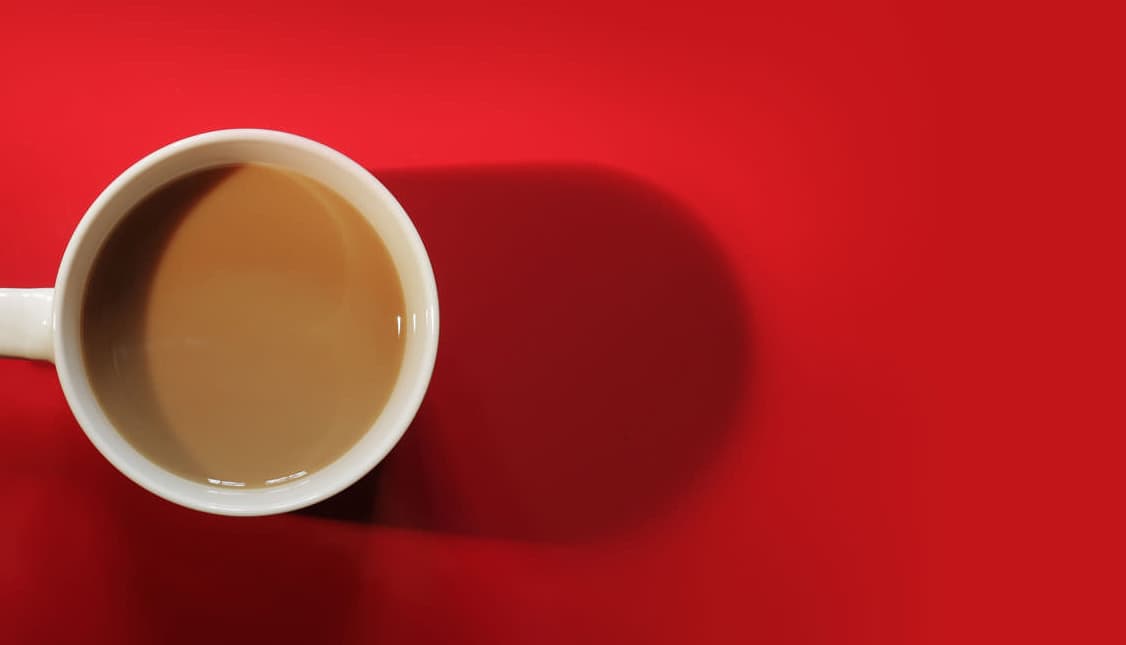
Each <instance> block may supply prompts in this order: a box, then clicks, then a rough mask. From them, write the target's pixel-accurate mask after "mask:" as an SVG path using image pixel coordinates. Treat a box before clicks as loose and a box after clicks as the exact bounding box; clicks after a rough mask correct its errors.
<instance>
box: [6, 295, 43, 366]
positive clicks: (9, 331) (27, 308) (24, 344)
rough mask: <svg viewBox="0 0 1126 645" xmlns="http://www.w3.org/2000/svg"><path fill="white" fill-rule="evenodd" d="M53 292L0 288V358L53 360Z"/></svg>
mask: <svg viewBox="0 0 1126 645" xmlns="http://www.w3.org/2000/svg"><path fill="white" fill-rule="evenodd" d="M54 301H55V290H54V289H0V357H10V358H29V359H32V360H39V361H51V362H54V359H55V343H54V327H55V325H54V313H53V308H54Z"/></svg>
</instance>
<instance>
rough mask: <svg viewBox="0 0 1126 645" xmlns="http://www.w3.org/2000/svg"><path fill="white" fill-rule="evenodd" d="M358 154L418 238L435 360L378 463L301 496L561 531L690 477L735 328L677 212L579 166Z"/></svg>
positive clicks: (642, 512)
mask: <svg viewBox="0 0 1126 645" xmlns="http://www.w3.org/2000/svg"><path fill="white" fill-rule="evenodd" d="M373 174H375V175H376V176H377V177H379V178H380V179H381V180H382V181H383V182H384V183H385V184H386V185H387V186H388V188H390V189H391V191H392V192H393V193H394V194H395V195H396V196H397V197H398V198H399V200H400V201H401V202H402V204H403V206H404V207H405V208H406V210H407V212H408V213H410V215H411V217H412V218H413V219H414V221H415V223H416V225H417V227H418V229H419V232H420V233H421V235H422V238H423V240H424V241H425V243H426V245H427V249H428V251H429V253H430V256H431V260H432V262H433V265H434V270H435V274H436V276H437V280H438V290H439V298H440V302H441V307H442V317H441V325H442V328H441V341H440V347H439V351H438V363H437V367H436V370H435V373H434V378H433V381H432V384H431V387H430V390H429V393H428V395H427V398H426V401H425V403H424V404H423V406H422V409H421V410H420V412H419V415H418V417H417V419H416V420H415V422H414V424H413V425H412V426H411V428H410V429H409V430H408V432H407V434H406V435H405V436H404V438H403V440H402V441H401V443H400V444H399V445H398V446H397V447H396V448H395V450H394V451H393V452H392V453H391V454H390V455H389V456H388V458H387V459H386V460H385V461H384V462H383V464H381V465H380V467H378V468H377V469H376V471H374V472H373V473H371V474H369V475H368V476H367V477H365V478H364V479H363V480H361V481H360V482H359V483H357V484H356V485H355V486H353V487H352V488H350V489H349V490H347V491H345V492H343V493H341V494H340V495H338V496H336V497H335V498H333V499H330V500H328V501H326V502H323V503H322V504H320V505H318V506H316V507H313V508H312V509H307V510H306V511H304V513H305V514H309V515H314V516H320V517H327V518H334V519H340V520H350V521H355V522H364V523H374V524H379V525H390V526H396V527H404V528H413V529H422V530H430V531H440V532H451V533H458V534H471V535H479V536H489V537H506V538H515V539H529V540H546V541H561V542H567V541H581V540H587V539H593V538H596V537H598V536H600V535H605V534H609V533H614V532H618V531H623V530H626V529H628V528H629V527H630V526H633V525H635V524H637V523H638V522H642V521H644V520H646V519H647V518H650V517H653V516H656V515H659V514H660V513H661V510H662V508H663V507H664V506H665V505H666V504H668V503H669V502H670V501H671V500H672V498H673V497H674V496H675V495H676V494H677V492H678V491H679V490H681V489H682V488H684V487H686V486H690V485H692V482H693V479H694V478H695V477H696V476H698V475H699V474H700V473H701V472H702V471H703V470H704V469H706V468H707V467H708V464H709V462H710V461H711V460H712V458H713V457H714V456H715V455H716V453H717V452H718V451H720V450H722V449H723V447H724V443H725V435H727V433H728V432H729V431H730V430H731V421H730V417H731V415H732V413H733V410H734V407H735V405H736V404H737V399H738V397H739V393H740V392H745V391H746V387H745V384H744V383H743V380H744V379H745V378H746V372H747V369H746V361H747V352H748V345H749V340H748V338H746V336H745V334H746V330H747V324H746V321H745V316H746V312H745V311H744V305H743V303H742V300H741V298H740V296H739V291H738V289H737V287H736V285H735V284H734V282H733V277H732V274H731V272H730V270H729V269H728V267H727V266H726V264H725V262H724V259H723V258H722V256H721V254H720V252H719V251H718V249H717V248H716V247H715V246H714V244H713V243H712V242H711V240H710V239H709V238H708V236H707V235H706V234H705V233H704V231H702V230H701V229H700V228H699V227H698V226H697V224H696V218H695V216H694V215H693V214H692V213H690V212H688V211H687V210H685V208H684V207H682V206H680V205H679V204H677V203H676V202H675V201H674V200H672V199H671V198H669V197H667V196H665V195H664V194H662V193H661V192H660V191H659V190H657V189H655V188H653V187H650V186H648V185H646V184H645V183H643V182H641V181H639V180H637V179H634V178H631V177H629V176H626V175H624V174H621V173H617V172H612V171H608V170H604V169H600V168H593V167H583V166H553V165H543V166H524V167H493V168H451V169H439V170H411V171H382V172H380V171H376V172H374V173H373Z"/></svg>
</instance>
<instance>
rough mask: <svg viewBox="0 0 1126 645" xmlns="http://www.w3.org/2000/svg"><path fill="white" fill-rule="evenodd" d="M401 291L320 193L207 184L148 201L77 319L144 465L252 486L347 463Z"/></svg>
mask: <svg viewBox="0 0 1126 645" xmlns="http://www.w3.org/2000/svg"><path fill="white" fill-rule="evenodd" d="M403 315H404V305H403V292H402V287H401V285H400V282H399V277H398V274H397V272H396V270H395V267H394V265H393V264H392V261H391V258H390V255H389V254H388V252H387V249H386V248H385V247H384V245H383V243H382V241H381V239H380V238H379V236H378V235H377V234H376V232H375V231H374V229H373V228H372V227H371V226H370V224H368V222H367V221H366V220H365V219H364V218H363V216H362V215H361V214H360V213H359V212H358V211H357V210H356V209H355V208H354V207H353V206H352V205H351V204H349V203H348V202H347V201H345V200H344V199H343V198H341V197H340V196H339V195H336V194H335V193H333V192H332V191H331V190H329V189H328V188H326V187H324V186H322V185H321V184H319V183H317V182H315V181H313V180H311V179H308V178H306V177H303V176H301V175H297V174H294V173H291V172H288V171H284V170H281V169H277V168H273V167H270V166H264V165H254V164H250V165H239V166H226V167H221V168H212V169H208V170H205V171H201V172H197V173H195V174H193V175H190V176H188V177H185V178H182V179H179V180H176V181H174V182H172V183H171V184H169V185H167V186H165V187H164V188H162V189H160V190H159V191H157V192H156V193H154V194H152V195H150V196H149V197H148V198H147V199H145V200H144V201H143V202H142V203H141V204H139V205H138V206H137V207H136V208H134V209H133V210H132V211H131V212H130V213H129V214H128V215H127V216H126V218H125V219H124V220H123V221H122V222H121V224H119V225H118V227H117V228H116V229H115V231H114V232H113V234H112V235H111V237H110V239H109V240H108V241H107V243H106V245H105V246H104V247H103V249H102V251H101V252H100V254H99V256H98V258H97V260H96V262H95V266H94V270H93V272H92V273H91V276H90V280H89V284H88V286H87V291H86V296H85V301H84V303H83V320H82V333H83V338H82V340H83V348H84V356H85V361H86V371H87V374H88V376H89V378H90V382H91V384H92V386H93V389H94V393H95V395H96V396H97V398H98V401H99V402H100V403H101V405H102V407H103V408H104V409H105V411H106V413H107V414H108V416H109V418H110V420H111V422H112V423H113V424H114V425H115V426H116V427H117V428H118V429H119V430H120V431H121V433H122V434H123V435H124V436H125V438H126V439H127V440H128V441H129V442H130V443H131V444H132V445H133V446H134V447H135V448H136V449H137V450H139V451H140V452H141V453H143V454H145V455H146V456H148V457H149V458H150V459H151V460H153V461H154V462H155V463H157V464H158V465H160V466H162V467H164V468H166V469H168V470H170V471H172V472H175V473H177V474H179V475H182V476H184V477H187V478H189V479H192V480H196V481H201V482H210V483H212V484H218V485H226V486H246V487H257V486H264V485H270V484H272V483H280V482H281V481H285V478H293V477H298V476H301V474H302V473H311V472H314V471H315V470H317V469H319V468H322V467H324V466H325V465H327V464H329V463H331V462H332V461H333V460H335V459H336V458H338V457H340V456H341V455H342V454H343V453H345V452H346V451H347V450H348V449H349V448H350V447H351V446H353V445H354V444H355V442H356V441H357V440H358V439H359V438H360V436H361V435H363V434H364V432H365V431H366V430H367V429H368V428H369V427H370V426H371V424H372V423H373V421H374V420H375V418H376V416H378V414H379V413H380V411H381V410H382V408H383V406H384V405H385V404H386V402H387V399H388V397H389V395H390V392H391V389H392V387H393V385H394V383H395V379H396V377H397V376H398V373H399V367H400V364H401V362H402V357H403V348H404V337H403V336H401V335H400V322H399V321H400V317H401V316H403Z"/></svg>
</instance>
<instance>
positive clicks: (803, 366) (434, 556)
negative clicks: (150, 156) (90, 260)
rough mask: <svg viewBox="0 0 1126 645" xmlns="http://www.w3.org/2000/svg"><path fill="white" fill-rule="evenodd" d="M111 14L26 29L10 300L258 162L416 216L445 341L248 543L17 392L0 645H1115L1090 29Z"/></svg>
mask: <svg viewBox="0 0 1126 645" xmlns="http://www.w3.org/2000/svg"><path fill="white" fill-rule="evenodd" d="M102 4H104V7H102V8H61V7H59V6H57V5H56V4H53V3H34V4H31V5H27V6H20V7H15V6H14V5H7V7H6V8H4V9H0V60H2V61H3V64H2V66H0V92H2V94H0V97H2V102H3V105H2V107H0V115H2V116H3V117H4V118H3V119H2V120H0V142H2V154H0V177H2V179H0V284H3V285H4V286H28V287H31V286H47V285H50V284H52V283H53V280H54V274H55V271H56V268H57V265H58V261H59V258H60V257H61V254H62V251H63V248H64V246H65V244H66V240H67V238H68V236H69V234H70V231H71V230H72V228H73V227H74V225H75V223H76V222H77V220H78V218H79V217H80V216H81V214H82V212H83V211H84V210H85V208H86V207H87V206H88V204H89V203H90V202H91V201H92V200H93V198H94V197H95V196H96V195H97V194H98V192H99V191H100V190H101V188H102V187H104V186H105V185H106V184H107V183H108V182H109V181H110V180H111V179H112V178H113V177H114V176H116V174H118V173H119V172H120V171H122V170H123V169H124V168H125V167H127V166H128V165H129V164H130V163H132V162H133V161H135V160H137V159H138V158H140V157H141V156H143V155H144V154H146V153H147V152H150V151H151V150H154V149H155V148H157V147H159V146H161V145H163V144H165V143H168V142H171V141H173V140H175V139H178V138H181V137H183V136H186V135H190V134H194V133H197V132H201V131H205V130H209V129H217V128H225V127H247V126H250V127H266V128H278V129H284V130H289V131H293V132H297V133H299V134H303V135H305V136H309V137H312V138H314V139H317V140H320V141H323V142H325V143H327V144H329V145H331V146H333V147H336V148H338V149H340V150H341V151H343V152H345V153H346V154H348V155H350V156H352V157H353V158H355V159H356V160H358V161H360V162H361V163H362V164H364V165H365V166H367V167H368V168H369V169H371V170H372V171H373V172H374V173H375V174H376V175H377V176H379V177H380V178H382V179H384V180H385V182H386V183H387V185H388V186H389V187H390V188H391V189H392V191H394V192H395V193H396V194H397V195H399V197H400V199H401V201H402V202H403V204H404V206H405V207H406V209H407V211H408V212H410V213H411V214H412V216H413V217H414V218H415V220H416V222H417V224H418V227H419V229H420V231H421V233H422V235H423V238H424V240H426V242H427V244H428V246H429V248H430V251H431V255H432V259H433V263H434V267H435V271H436V274H437V277H438V281H439V289H440V292H441V298H442V307H443V330H442V333H443V337H442V346H441V350H440V355H439V362H438V367H437V370H436V373H435V377H434V382H433V386H432V389H431V392H430V394H429V395H428V398H427V400H426V403H425V404H424V406H423V409H422V411H421V413H420V416H419V418H418V420H417V421H416V423H415V424H414V426H412V428H411V430H410V431H409V433H408V435H407V438H406V439H405V440H404V442H403V443H402V444H401V445H400V446H399V447H398V448H397V449H396V450H395V452H394V453H393V454H392V455H391V456H390V457H389V458H388V460H387V461H386V462H385V464H384V465H383V466H381V467H380V468H379V469H378V470H377V472H376V473H374V474H373V475H372V476H371V477H369V478H367V479H366V480H364V481H363V482H362V483H361V485H359V486H357V487H356V488H355V489H353V490H350V491H348V492H347V493H345V494H344V495H342V496H341V497H339V498H337V499H334V500H331V501H330V502H329V503H327V504H325V505H323V506H321V507H319V508H317V509H314V510H312V511H310V512H305V513H300V514H291V515H287V516H282V517H273V518H261V519H232V518H222V517H210V516H205V515H201V514H197V513H194V512H191V511H187V510H183V509H180V508H178V507H175V506H173V505H171V504H168V503H166V502H163V501H161V500H159V499H157V498H156V497H154V496H151V495H149V494H148V493H145V492H144V491H142V490H140V489H138V488H136V487H135V486H133V485H132V484H130V483H129V482H127V481H126V480H125V479H124V478H123V477H121V476H120V475H118V474H117V473H116V472H115V471H114V470H113V469H112V468H111V467H110V466H109V465H108V464H107V463H106V462H105V461H104V460H102V459H101V458H100V457H99V455H98V454H97V453H96V452H95V450H94V449H93V448H92V447H91V446H90V444H89V443H88V442H87V441H86V439H85V438H84V437H83V435H82V433H81V431H80V430H79V428H78V427H77V426H76V424H75V422H74V421H73V420H72V418H71V416H70V414H69V412H68V410H67V408H66V405H65V403H64V400H63V397H62V395H61V392H60V390H59V387H58V384H57V380H56V377H55V375H54V372H53V370H52V369H51V368H50V366H47V365H41V364H32V363H28V362H23V361H5V362H0V455H2V458H3V463H2V468H3V475H2V480H0V509H2V511H0V512H2V518H3V519H2V520H0V521H2V525H0V529H2V530H0V630H2V632H3V633H2V634H0V640H3V641H4V642H36V641H43V642H58V641H65V640H71V641H81V642H90V641H92V640H104V641H106V642H119V643H120V642H161V643H169V642H184V643H189V642H190V643H200V642H230V641H233V640H234V639H235V637H236V636H246V637H251V638H252V640H253V641H256V642H270V643H285V642H380V643H587V642H591V643H594V642H598V643H601V642H607V643H612V642H638V643H770V644H782V643H915V642H935V643H940V642H942V643H947V642H965V641H967V640H976V639H980V640H983V641H986V642H1017V641H1027V640H1031V639H1032V638H1034V637H1039V638H1043V639H1044V640H1047V641H1051V642H1088V643H1089V642H1096V641H1103V642H1122V640H1121V637H1122V634H1121V626H1120V624H1117V625H1116V624H1115V623H1114V622H1113V621H1112V620H1111V619H1110V616H1111V614H1110V613H1108V612H1112V611H1113V610H1114V609H1115V608H1117V610H1118V611H1119V612H1120V611H1121V606H1122V604H1121V600H1122V596H1121V587H1120V580H1121V578H1120V577H1119V574H1120V573H1121V557H1120V556H1114V555H1112V554H1113V553H1115V552H1117V549H1116V548H1112V547H1114V546H1115V545H1119V546H1120V544H1121V542H1120V538H1121V533H1120V532H1119V531H1118V530H1117V528H1116V527H1117V524H1118V522H1117V521H1116V519H1115V515H1120V514H1121V499H1122V497H1121V492H1122V486H1121V475H1120V470H1121V469H1120V468H1119V467H1117V463H1116V457H1117V456H1119V455H1120V454H1121V452H1120V451H1115V450H1113V449H1112V448H1111V447H1109V446H1106V445H1104V444H1103V442H1102V439H1101V437H1102V435H1103V433H1107V432H1114V431H1118V432H1120V431H1121V430H1122V429H1123V427H1126V424H1124V423H1123V415H1122V412H1121V405H1120V403H1115V401H1116V400H1117V401H1119V402H1120V400H1121V391H1120V390H1121V387H1120V386H1121V385H1122V379H1121V376H1120V374H1121V367H1120V365H1121V358H1122V343H1121V341H1119V340H1118V336H1119V332H1120V331H1121V328H1122V325H1121V323H1122V316H1121V314H1120V311H1119V309H1120V308H1119V307H1118V306H1117V305H1116V302H1115V301H1116V300H1119V299H1120V297H1121V287H1122V284H1123V282H1122V280H1121V277H1122V272H1121V270H1120V265H1121V263H1120V262H1118V261H1116V260H1114V259H1113V256H1114V254H1115V253H1116V252H1117V248H1116V247H1117V244H1118V241H1120V240H1121V237H1120V236H1118V235H1114V234H1112V233H1113V232H1112V230H1111V228H1110V226H1109V222H1110V221H1111V220H1112V219H1113V218H1114V217H1115V216H1117V217H1120V216H1121V214H1122V212H1123V209H1122V204H1121V199H1120V197H1118V196H1117V195H1115V194H1113V192H1112V191H1110V190H1108V189H1107V187H1108V186H1110V185H1112V183H1113V182H1115V181H1117V182H1119V183H1120V182H1121V159H1120V155H1121V149H1122V148H1121V143H1122V137H1121V134H1122V129H1121V126H1120V124H1119V121H1120V117H1121V114H1122V112H1121V111H1120V108H1121V102H1120V100H1119V99H1120V97H1119V96H1118V94H1119V90H1118V86H1119V85H1120V84H1121V66H1120V64H1119V63H1120V62H1121V55H1120V51H1118V47H1117V45H1115V44H1114V43H1116V42H1117V40H1116V39H1120V36H1119V35H1116V34H1114V32H1113V25H1114V24H1116V23H1115V22H1114V21H1113V20H1111V19H1110V17H1109V16H1101V15H1096V14H1095V13H1093V12H1092V11H1091V10H1090V9H1089V8H1082V9H1080V8H1079V7H1074V8H1069V10H1068V11H1067V12H1066V14H1064V13H1063V12H1062V11H1053V10H1051V9H1036V8H1032V7H1028V6H1023V5H1022V6H1021V7H1016V8H1012V9H1009V8H1000V7H996V8H992V7H985V6H978V7H975V8H974V9H972V10H969V9H966V10H960V9H954V8H942V9H934V10H930V9H917V10H913V11H906V10H903V9H900V8H896V7H893V6H889V5H885V4H884V3H868V2H864V3H859V4H858V3H842V6H840V7H837V6H834V5H833V4H832V3H820V4H814V3H771V4H759V5H750V6H744V5H740V6H741V7H742V8H737V7H736V6H735V5H734V4H724V3H719V2H713V1H712V0H702V1H700V2H694V3H688V4H685V3H680V5H675V4H670V5H668V6H667V8H658V7H655V6H649V4H648V3H624V2H614V1H605V2H569V3H561V2H547V3H517V2H500V3H487V4H485V5H482V4H480V3H454V2H418V3H393V4H389V3H382V2H378V3H365V4H359V3H357V4H355V5H349V6H346V5H344V4H340V3H335V4H334V3H302V4H299V5H298V4H293V5H287V4H286V3H279V2H276V1H275V2H249V3H236V4H234V6H228V5H227V4H226V3H215V4H214V5H213V6H208V3H205V2H204V3H186V4H183V5H176V6H170V7H167V8H154V7H149V6H144V5H145V4H147V3H144V4H142V3H129V2H120V1H118V2H107V3H102ZM1116 70H1117V71H1116ZM1114 168H1117V170H1114ZM1116 581H1118V582H1116Z"/></svg>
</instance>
